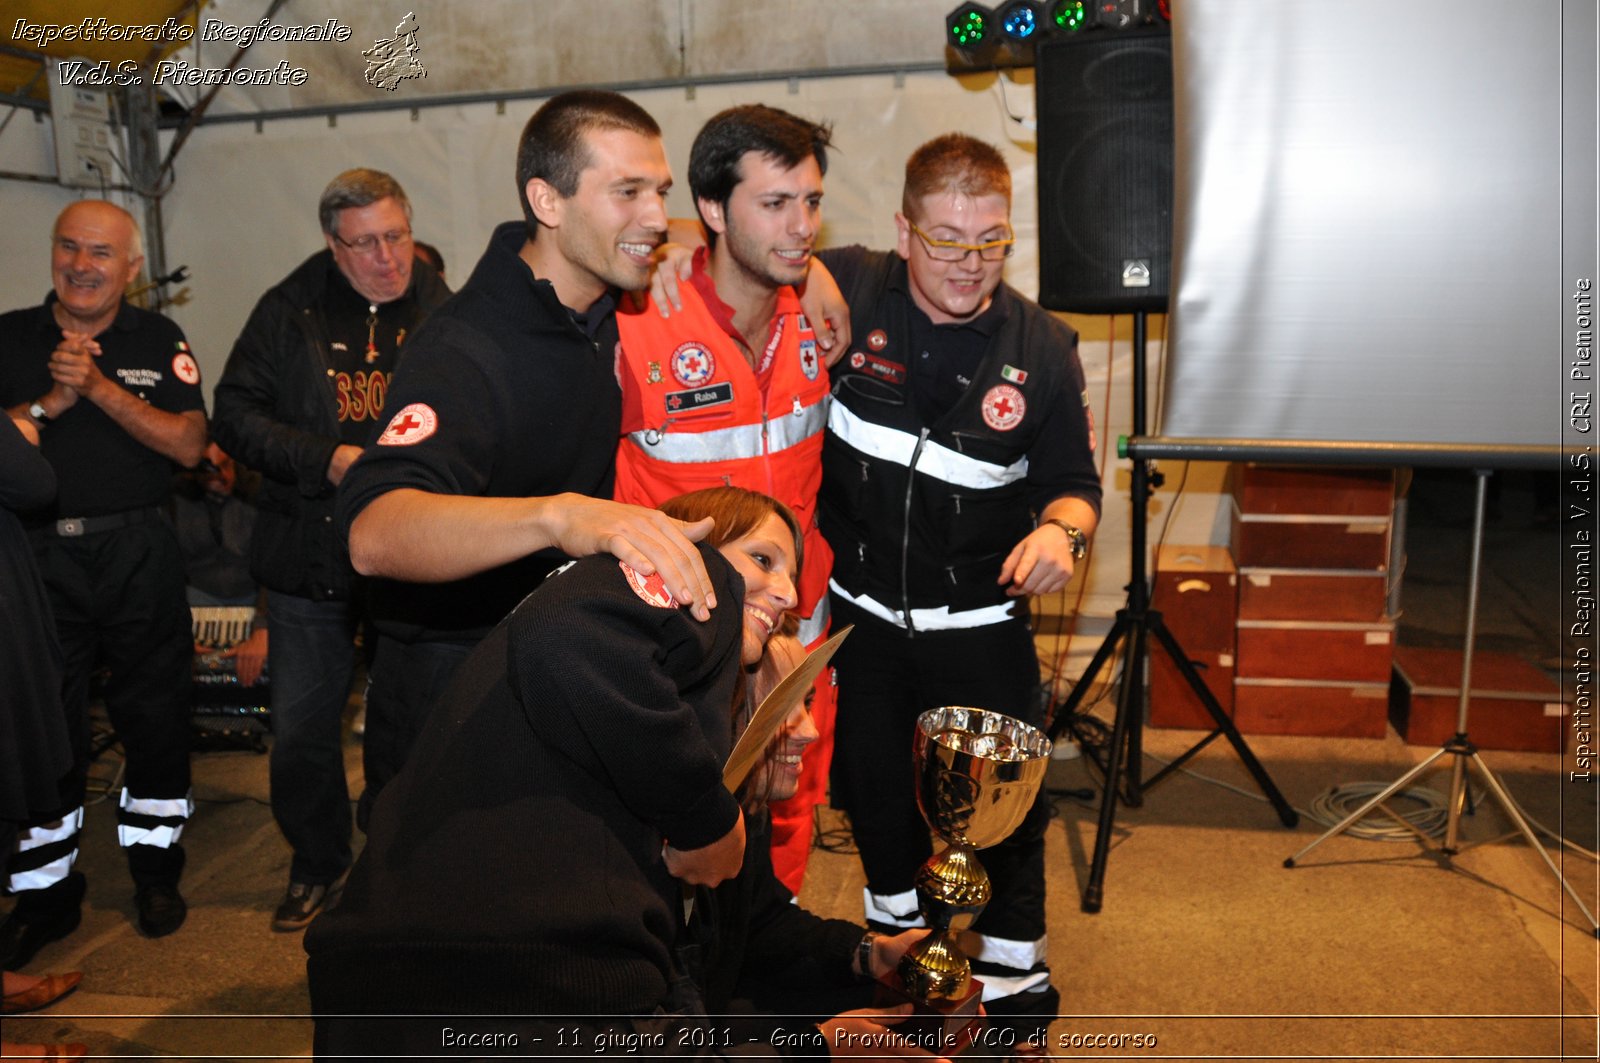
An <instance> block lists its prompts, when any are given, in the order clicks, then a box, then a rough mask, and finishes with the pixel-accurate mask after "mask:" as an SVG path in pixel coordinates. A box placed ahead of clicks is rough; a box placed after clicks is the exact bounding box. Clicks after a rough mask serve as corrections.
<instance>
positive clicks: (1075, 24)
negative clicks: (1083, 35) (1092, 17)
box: [1048, 0, 1089, 33]
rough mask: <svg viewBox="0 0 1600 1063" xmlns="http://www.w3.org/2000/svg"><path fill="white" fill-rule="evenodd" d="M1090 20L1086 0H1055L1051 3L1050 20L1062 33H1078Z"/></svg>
mask: <svg viewBox="0 0 1600 1063" xmlns="http://www.w3.org/2000/svg"><path fill="white" fill-rule="evenodd" d="M1088 21H1089V8H1088V6H1087V5H1086V4H1085V3H1084V0H1055V3H1053V4H1051V5H1050V12H1049V18H1048V22H1049V24H1050V25H1052V26H1054V27H1055V28H1056V29H1057V30H1059V31H1060V32H1062V33H1077V32H1078V31H1079V30H1081V29H1083V27H1084V26H1085V25H1087V24H1088Z"/></svg>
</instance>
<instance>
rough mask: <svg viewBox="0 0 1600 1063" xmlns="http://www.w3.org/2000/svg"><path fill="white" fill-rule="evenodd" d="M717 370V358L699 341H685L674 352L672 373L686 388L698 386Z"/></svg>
mask: <svg viewBox="0 0 1600 1063" xmlns="http://www.w3.org/2000/svg"><path fill="white" fill-rule="evenodd" d="M716 372H717V363H716V359H714V358H712V357H711V352H710V351H709V350H707V349H706V348H705V346H704V345H702V344H699V343H685V344H683V345H682V346H680V347H679V348H678V349H677V350H675V351H673V352H672V375H673V376H674V377H676V378H677V381H678V383H680V384H682V385H683V386H684V387H686V388H697V387H699V386H700V385H701V384H704V383H705V382H706V381H708V380H710V379H711V378H712V377H713V376H715V375H716Z"/></svg>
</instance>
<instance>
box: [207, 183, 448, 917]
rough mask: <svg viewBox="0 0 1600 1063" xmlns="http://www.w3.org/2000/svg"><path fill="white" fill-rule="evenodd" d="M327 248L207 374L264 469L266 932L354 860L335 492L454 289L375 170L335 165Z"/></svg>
mask: <svg viewBox="0 0 1600 1063" xmlns="http://www.w3.org/2000/svg"><path fill="white" fill-rule="evenodd" d="M317 209H318V216H319V219H320V221H321V224H322V232H323V236H324V239H325V240H326V241H327V245H328V246H327V249H326V250H323V251H319V252H317V253H316V254H314V255H312V256H311V257H310V258H308V259H307V260H306V261H305V262H304V263H302V264H301V265H300V266H299V267H298V268H296V269H295V270H294V272H292V273H290V274H289V276H288V277H286V278H285V279H284V280H283V281H282V282H281V283H280V284H278V285H277V286H276V287H274V288H273V289H271V290H270V291H268V292H267V294H266V295H264V296H262V298H261V301H260V302H259V303H257V304H256V308H255V310H254V312H253V313H252V314H251V315H250V320H249V321H248V322H247V323H246V324H245V327H244V331H243V332H242V333H241V334H240V336H239V339H238V341H237V342H236V343H235V344H234V347H233V352H232V353H231V354H230V355H229V356H228V365H227V368H226V369H225V370H224V371H223V374H222V379H221V380H220V381H219V382H218V384H217V391H216V409H217V416H216V436H217V440H218V441H219V442H220V443H221V444H222V446H223V447H224V448H226V449H227V450H228V451H229V452H230V453H231V454H233V455H234V456H235V457H237V458H238V459H239V460H240V461H243V462H244V463H245V464H246V465H249V466H250V467H251V468H254V469H257V470H259V471H260V472H261V474H262V477H263V483H262V487H261V493H260V496H259V498H258V500H257V509H258V515H257V518H256V528H255V533H254V535H253V536H252V546H251V571H252V573H253V575H254V576H255V578H256V579H257V580H258V581H259V582H260V583H261V584H262V585H263V586H265V587H266V588H267V592H268V593H267V615H268V619H269V624H270V627H271V630H272V633H273V634H272V640H273V646H272V650H273V653H272V657H273V660H272V666H273V676H272V728H273V736H274V741H273V748H272V765H271V787H272V814H273V817H274V818H275V819H276V820H277V821H278V827H279V829H281V830H282V831H283V834H284V837H285V838H286V839H287V840H288V842H289V844H290V846H291V847H292V848H293V849H294V859H293V861H292V862H291V864H290V867H289V890H288V893H287V894H286V895H285V897H284V899H283V902H282V903H281V904H280V905H279V906H278V909H277V911H276V912H275V913H274V915H273V920H272V926H273V929H275V930H284V931H289V930H299V929H301V928H303V927H304V926H305V925H306V924H307V923H309V922H310V921H311V920H312V919H313V918H315V916H316V915H317V913H318V912H319V911H320V910H321V909H322V908H323V907H324V906H325V905H326V904H327V902H328V901H329V900H330V898H331V896H332V895H336V894H337V892H338V889H339V887H340V884H341V883H342V881H343V876H344V873H345V871H346V870H347V869H348V868H349V866H350V860H351V855H350V830H351V822H350V797H349V792H348V789H347V787H346V785H345V772H344V756H343V752H342V748H341V731H340V726H341V719H342V715H343V711H344V706H345V701H346V699H347V697H348V694H349V690H350V681H351V675H352V671H353V669H354V665H355V644H354V639H355V629H356V623H357V621H358V619H359V618H358V615H357V614H358V610H357V609H356V608H354V607H353V606H352V604H351V603H352V582H353V573H352V571H351V568H350V561H349V556H348V554H347V553H346V552H345V546H344V540H343V537H342V536H340V535H338V534H336V533H335V529H334V524H333V507H334V492H335V490H336V488H337V487H338V485H339V482H340V481H341V480H343V479H344V474H345V470H346V469H348V468H349V467H350V464H351V462H353V461H354V460H355V459H356V457H357V456H358V455H359V454H360V453H361V448H362V447H363V446H364V445H365V444H366V443H367V442H368V440H369V439H370V437H371V436H372V435H373V434H374V432H373V427H374V426H376V425H381V424H382V423H383V418H384V405H385V397H386V395H387V392H388V386H389V380H390V378H391V376H392V375H393V372H394V368H395V365H396V363H397V362H398V361H399V359H400V354H401V350H402V347H403V345H404V343H405V340H406V336H407V334H408V333H412V332H415V331H416V328H417V326H418V325H419V324H420V323H421V321H422V319H423V317H424V316H426V315H427V314H428V312H429V311H431V310H432V309H433V308H434V307H436V306H438V305H439V304H440V303H442V302H443V301H444V300H445V298H446V297H447V296H448V295H449V294H450V293H449V289H447V288H446V287H445V286H444V283H443V282H442V281H441V280H439V277H438V274H436V273H435V272H434V271H433V269H432V267H430V266H428V265H427V264H426V263H420V264H419V263H416V262H415V259H414V255H413V247H412V242H411V204H410V202H409V201H408V200H407V199H406V194H405V192H404V190H403V189H401V187H400V185H399V184H398V183H397V182H396V181H395V180H394V178H392V177H390V176H389V175H388V174H385V173H380V172H378V171H376V170H364V169H358V170H349V171H346V172H345V173H342V174H340V175H339V176H338V177H336V178H334V179H333V181H332V183H330V184H329V185H328V187H327V189H325V190H324V191H323V193H322V199H321V201H320V203H319V204H318V208H317Z"/></svg>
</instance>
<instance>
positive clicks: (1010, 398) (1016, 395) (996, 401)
mask: <svg viewBox="0 0 1600 1063" xmlns="http://www.w3.org/2000/svg"><path fill="white" fill-rule="evenodd" d="M1027 412H1028V400H1027V399H1024V398H1023V397H1022V392H1020V391H1018V390H1017V389H1016V388H1014V387H1012V386H1011V385H1010V384H996V385H995V386H994V387H992V388H990V389H989V390H988V391H987V392H986V393H985V394H984V396H983V423H984V424H986V425H988V426H989V427H990V428H993V429H994V430H995V431H996V432H1009V431H1011V430H1012V429H1013V428H1015V427H1017V425H1019V424H1021V423H1022V415H1023V414H1025V413H1027Z"/></svg>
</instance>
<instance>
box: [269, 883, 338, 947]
mask: <svg viewBox="0 0 1600 1063" xmlns="http://www.w3.org/2000/svg"><path fill="white" fill-rule="evenodd" d="M349 877H350V872H349V871H346V872H345V873H344V874H342V875H340V876H339V877H338V878H336V879H334V880H333V882H331V883H329V884H328V885H325V886H323V885H317V886H313V885H310V884H309V883H305V882H291V883H289V892H288V893H285V894H284V895H283V902H282V903H281V904H279V905H278V910H277V911H275V912H273V913H272V929H274V930H277V931H280V932H283V933H288V932H290V931H294V930H304V929H305V928H306V926H307V925H308V924H310V922H311V920H313V919H315V918H316V917H317V916H318V915H319V914H321V913H322V911H323V910H324V909H327V908H331V907H333V904H334V902H335V901H337V900H338V899H339V894H341V893H343V892H344V880H345V879H347V878H349Z"/></svg>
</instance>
